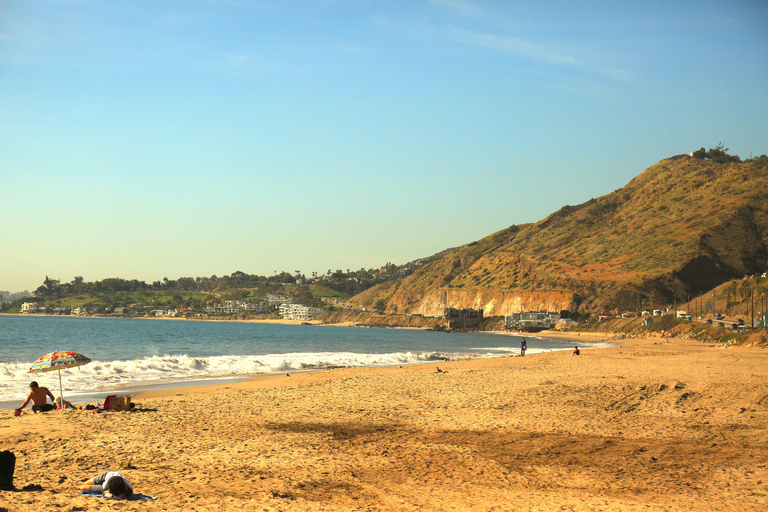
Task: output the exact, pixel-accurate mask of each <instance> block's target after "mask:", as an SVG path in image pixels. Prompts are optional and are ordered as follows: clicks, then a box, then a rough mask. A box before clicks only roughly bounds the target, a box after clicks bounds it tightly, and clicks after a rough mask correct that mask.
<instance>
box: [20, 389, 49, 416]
mask: <svg viewBox="0 0 768 512" xmlns="http://www.w3.org/2000/svg"><path fill="white" fill-rule="evenodd" d="M29 389H30V390H31V391H30V392H29V396H27V399H26V400H24V403H23V404H21V407H19V409H20V410H21V409H23V408H25V407H26V406H27V404H28V403H29V402H30V400H31V401H32V402H33V403H34V405H32V411H33V412H38V411H43V412H45V411H52V410H53V409H54V406H53V404H49V403H47V401H48V397H51V401H53V400H55V398H54V397H53V394H51V392H50V391H48V388H46V387H41V386H38V385H37V382H35V381H32V382H30V383H29Z"/></svg>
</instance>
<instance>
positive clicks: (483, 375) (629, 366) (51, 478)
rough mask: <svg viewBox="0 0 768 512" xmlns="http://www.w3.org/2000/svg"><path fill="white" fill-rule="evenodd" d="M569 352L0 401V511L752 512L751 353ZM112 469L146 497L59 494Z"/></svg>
mask: <svg viewBox="0 0 768 512" xmlns="http://www.w3.org/2000/svg"><path fill="white" fill-rule="evenodd" d="M571 336H573V335H571ZM595 338H599V339H601V340H602V339H605V338H606V336H597V337H595ZM583 341H588V340H587V339H586V336H585V339H584V340H583ZM585 347H586V348H585V349H584V350H583V351H582V355H581V356H579V357H571V355H570V353H567V352H549V353H544V354H535V355H529V356H526V357H524V358H523V357H505V358H496V359H483V360H475V361H463V362H447V363H438V364H421V365H414V366H406V367H403V368H397V367H392V368H373V369H336V370H328V371H320V372H314V373H300V374H298V373H297V374H291V375H290V376H288V375H279V376H271V377H263V378H258V379H254V380H250V381H247V382H239V383H233V384H226V385H218V386H206V387H197V388H185V389H181V390H180V389H172V390H158V391H156V392H152V393H145V394H140V395H137V396H135V397H134V398H133V400H134V402H135V403H136V404H137V410H136V411H134V412H112V411H109V412H102V413H100V414H94V413H91V412H86V411H79V410H78V411H53V412H50V413H45V414H37V415H34V414H32V413H31V411H29V410H25V411H24V413H23V414H22V415H21V416H20V417H15V416H14V415H13V411H3V412H2V413H1V414H0V450H11V451H13V452H14V453H15V454H16V457H17V462H16V473H15V479H14V483H15V486H16V488H17V490H16V491H0V510H8V511H13V512H16V511H33V510H34V511H38V510H64V511H79V510H91V509H97V508H98V509H101V510H116V509H119V510H164V511H165V510H197V511H218V510H259V511H293V510H296V511H299V510H310V511H342V510H344V511H346V510H382V511H384V510H386V511H412V510H414V511H415V510H453V511H455V510H516V511H517V510H519V511H562V510H566V511H641V510H642V511H689V512H690V511H714V510H718V511H723V510H733V511H737V510H738V511H758V510H759V511H762V510H766V509H768V469H767V466H768V431H767V429H768V351H766V350H764V349H757V348H747V347H731V348H722V347H720V346H716V347H714V346H710V345H707V344H704V343H701V342H696V341H689V340H680V339H674V338H672V339H670V340H669V342H666V341H665V340H663V339H644V340H624V341H622V342H621V346H620V347H613V348H601V349H597V348H589V345H588V344H585ZM438 367H439V368H440V370H441V372H438V371H437V368H438ZM110 469H111V470H117V471H120V472H122V473H123V475H125V476H126V477H127V478H128V480H129V481H130V482H131V483H132V484H133V487H134V489H135V490H136V491H137V492H140V493H143V494H145V495H150V496H155V497H157V498H158V499H157V500H156V501H130V502H124V501H108V500H102V499H99V498H89V497H85V496H82V495H80V494H79V493H78V492H77V491H76V490H74V488H75V486H76V485H77V484H79V483H80V482H83V481H85V480H86V479H88V478H90V477H92V476H93V475H95V474H97V473H100V472H103V471H106V470H110Z"/></svg>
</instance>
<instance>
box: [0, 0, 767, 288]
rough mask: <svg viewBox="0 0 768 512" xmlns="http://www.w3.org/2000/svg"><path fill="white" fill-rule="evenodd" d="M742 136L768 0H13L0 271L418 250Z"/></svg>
mask: <svg viewBox="0 0 768 512" xmlns="http://www.w3.org/2000/svg"><path fill="white" fill-rule="evenodd" d="M721 141H722V142H723V143H724V145H725V146H726V147H729V148H730V150H731V151H730V153H731V154H737V155H739V156H741V157H742V158H748V157H749V156H750V153H752V154H754V156H757V155H760V154H763V153H768V2H764V1H760V0H752V1H739V0H728V1H706V0H704V1H700V0H697V1H675V2H670V1H643V0H639V1H632V2H624V1H616V0H610V1H604V2H603V1H600V2H590V1H569V0H563V1H556V2H547V1H540V2H518V1H490V0H487V1H486V0H410V1H397V0H390V1H384V0H382V1H373V0H370V1H365V0H336V1H335V0H318V1H291V0H253V1H247V0H221V1H214V0H184V1H181V0H178V1H173V0H167V1H158V0H151V1H141V0H131V1H128V0H35V1H10V0H0V212H1V213H2V218H1V220H0V290H9V291H11V292H15V291H21V290H25V289H29V290H34V289H35V288H37V287H38V286H40V285H41V284H42V282H43V280H44V279H45V276H46V275H47V276H50V277H51V278H54V279H60V280H61V281H62V282H69V281H71V280H72V279H73V278H74V277H75V276H82V277H83V278H84V279H85V280H86V281H96V280H101V279H104V278H108V277H121V278H124V279H140V280H145V281H147V282H152V281H155V280H162V279H163V278H164V277H167V278H169V279H176V278H179V277H197V276H211V275H218V276H222V275H228V274H231V273H232V272H235V271H238V270H239V271H242V272H246V273H249V274H260V275H267V276H268V275H273V273H274V272H275V271H277V272H281V271H288V272H291V273H292V272H293V271H294V270H300V271H301V272H302V273H304V274H306V275H310V274H311V272H313V271H316V272H319V273H325V272H326V271H328V270H329V269H333V270H336V269H343V270H346V269H359V268H362V267H365V268H371V267H378V266H379V265H383V264H385V263H387V262H392V263H396V264H401V263H406V262H408V261H411V260H414V259H417V258H419V257H424V256H429V255H432V254H434V253H436V252H439V251H441V250H443V249H446V248H449V247H455V246H458V245H462V244H466V243H469V242H472V241H474V240H477V239H480V238H482V237H484V236H487V235H489V234H491V233H493V232H495V231H498V230H500V229H503V228H506V227H507V226H510V225H512V224H522V223H527V222H535V221H538V220H541V219H542V218H544V217H546V216H547V215H548V214H550V213H552V212H554V211H555V210H557V209H559V208H560V207H562V206H564V205H566V204H579V203H582V202H584V201H587V200H589V199H590V198H592V197H598V196H600V195H603V194H606V193H609V192H611V191H613V190H615V189H618V188H621V187H623V186H624V185H626V183H628V182H629V181H630V180H631V179H632V178H633V177H634V176H636V175H638V174H640V173H641V172H642V171H643V170H644V169H645V168H647V167H648V166H650V165H653V164H655V163H656V162H658V161H659V160H661V159H663V158H667V157H669V156H673V155H677V154H681V153H688V152H690V151H693V150H696V149H698V148H700V147H702V146H703V147H705V148H710V147H714V146H715V145H717V144H718V143H719V142H721Z"/></svg>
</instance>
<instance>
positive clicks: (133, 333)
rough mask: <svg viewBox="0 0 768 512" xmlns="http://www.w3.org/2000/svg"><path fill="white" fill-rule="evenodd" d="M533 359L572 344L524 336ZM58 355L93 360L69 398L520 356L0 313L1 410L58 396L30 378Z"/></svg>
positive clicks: (378, 336) (458, 341)
mask: <svg viewBox="0 0 768 512" xmlns="http://www.w3.org/2000/svg"><path fill="white" fill-rule="evenodd" d="M526 340H527V342H528V353H529V354H533V353H536V352H543V351H549V350H566V349H571V348H572V346H573V343H572V342H565V341H556V340H547V339H538V338H533V337H528V336H526ZM57 350H71V351H75V352H79V353H81V354H83V355H85V356H86V357H88V358H90V359H91V362H90V363H89V364H87V365H84V366H79V367H76V368H70V369H65V370H62V371H61V385H62V388H63V391H64V395H65V398H66V399H68V400H73V401H76V400H77V399H78V398H80V399H81V401H82V399H88V398H90V397H93V396H95V395H97V394H101V395H104V391H109V390H113V389H116V388H129V389H134V390H137V389H146V388H147V386H152V385H168V384H172V385H173V384H181V383H184V382H189V381H196V380H201V379H214V378H216V379H222V378H238V377H240V378H242V377H247V376H253V375H258V374H270V373H279V372H283V373H285V372H292V371H293V372H295V371H302V370H310V369H316V368H324V367H338V366H347V367H351V366H364V367H373V366H393V365H407V364H418V363H423V362H430V361H455V360H462V359H473V358H486V357H499V356H509V355H516V354H519V351H520V337H519V336H513V335H499V334H490V333H443V332H435V331H423V330H413V329H382V328H363V327H341V326H326V325H293V324H290V325H286V324H271V323H249V322H223V321H222V322H216V321H185V320H151V319H127V318H82V317H51V316H18V315H0V408H4V409H7V408H9V407H10V405H9V404H12V405H13V406H14V407H17V406H18V405H17V404H18V403H19V402H20V401H21V400H23V399H24V398H25V397H26V395H27V393H28V392H29V388H28V385H29V382H30V381H32V380H36V381H37V382H38V383H39V384H40V385H41V386H46V387H48V388H50V389H51V391H52V392H53V393H54V395H56V396H58V395H59V372H57V371H52V372H45V373H28V370H29V367H30V366H31V365H32V363H33V362H35V361H36V360H37V359H38V358H39V357H40V356H42V355H44V354H47V353H49V352H53V351H57Z"/></svg>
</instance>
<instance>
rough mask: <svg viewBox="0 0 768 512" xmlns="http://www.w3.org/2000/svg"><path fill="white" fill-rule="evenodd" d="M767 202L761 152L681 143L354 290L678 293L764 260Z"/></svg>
mask: <svg viewBox="0 0 768 512" xmlns="http://www.w3.org/2000/svg"><path fill="white" fill-rule="evenodd" d="M766 205H768V165H766V164H765V163H757V162H737V163H714V162H711V161H707V160H700V159H696V158H691V157H689V156H687V155H680V156H676V157H672V158H669V159H666V160H662V161H661V162H659V163H658V164H656V165H654V166H652V167H650V168H648V169H646V170H645V171H644V172H643V173H642V174H640V175H639V176H637V177H636V178H635V179H633V180H632V181H631V182H630V183H629V184H627V185H626V186H625V187H623V188H622V189H619V190H616V191H614V192H612V193H610V194H607V195H605V196H602V197H599V198H596V199H592V200H590V201H587V202H586V203H583V204H580V205H576V206H565V207H563V208H561V209H560V210H558V211H557V212H555V213H553V214H552V215H550V216H549V217H547V218H546V219H543V220H542V221H540V222H538V223H535V224H529V225H524V226H512V227H510V228H508V229H505V230H502V231H499V232H497V233H494V234H492V235H490V236H488V237H486V238H483V239H482V240H478V241H477V242H473V243H470V244H468V245H465V246H462V247H459V248H457V249H455V250H453V251H450V252H448V253H447V254H445V255H444V256H443V257H441V258H438V259H435V260H434V261H432V262H431V263H430V264H428V265H425V266H424V267H422V268H421V269H420V270H418V271H417V272H415V273H414V274H413V275H411V276H409V277H408V278H406V279H404V280H402V281H400V282H397V283H387V285H386V286H379V287H375V288H373V289H371V290H368V291H366V292H364V293H363V294H361V295H359V296H358V297H356V298H355V300H356V301H357V302H358V303H360V304H372V303H374V302H376V301H378V300H383V301H384V302H385V303H387V302H388V306H389V307H390V308H391V307H395V305H394V302H398V304H397V307H398V309H399V311H400V312H403V311H404V310H403V307H404V303H403V300H404V299H403V298H404V297H410V299H408V300H409V301H410V304H417V303H418V302H419V298H420V297H423V296H425V294H427V292H430V291H432V292H434V290H458V289H461V290H467V291H469V290H477V291H480V290H498V291H505V292H521V293H522V292H530V291H568V292H571V293H572V294H573V300H572V304H571V307H573V308H576V307H579V306H592V307H605V308H619V307H623V308H624V309H630V308H636V309H639V308H640V307H642V305H643V304H644V301H645V303H649V302H655V303H671V302H673V301H675V300H678V301H684V300H685V299H686V297H688V296H693V295H697V294H699V293H701V292H703V291H706V290H709V289H711V288H713V287H714V286H716V285H718V284H720V283H722V282H724V281H726V280H728V279H730V278H733V277H737V276H743V275H744V274H752V273H755V272H758V271H759V272H761V273H762V272H764V271H765V270H766V268H767V267H768V264H767V262H768V207H767V206H766ZM458 306H459V307H466V306H461V305H458ZM388 310H389V309H388Z"/></svg>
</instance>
